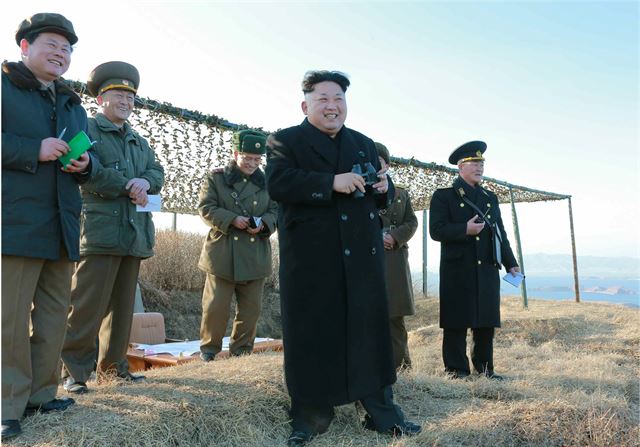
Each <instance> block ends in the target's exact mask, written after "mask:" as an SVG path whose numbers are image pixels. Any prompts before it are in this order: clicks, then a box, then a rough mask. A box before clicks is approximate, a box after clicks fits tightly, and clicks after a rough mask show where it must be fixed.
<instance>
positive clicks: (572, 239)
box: [568, 197, 580, 303]
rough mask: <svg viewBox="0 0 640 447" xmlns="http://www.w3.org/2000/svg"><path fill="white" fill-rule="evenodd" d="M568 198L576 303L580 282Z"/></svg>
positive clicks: (571, 212)
mask: <svg viewBox="0 0 640 447" xmlns="http://www.w3.org/2000/svg"><path fill="white" fill-rule="evenodd" d="M568 200H569V226H570V228H571V251H572V254H573V287H574V290H575V292H576V303H579V302H580V284H579V283H578V257H577V256H576V237H575V235H574V232H573V211H572V210H571V197H569V198H568Z"/></svg>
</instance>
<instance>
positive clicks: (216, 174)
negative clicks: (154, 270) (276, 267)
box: [198, 161, 278, 281]
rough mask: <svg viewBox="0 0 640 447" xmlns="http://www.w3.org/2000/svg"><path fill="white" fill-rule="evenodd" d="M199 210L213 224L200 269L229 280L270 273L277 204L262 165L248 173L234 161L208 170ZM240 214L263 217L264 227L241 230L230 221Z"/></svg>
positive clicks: (258, 276) (264, 275) (243, 279)
mask: <svg viewBox="0 0 640 447" xmlns="http://www.w3.org/2000/svg"><path fill="white" fill-rule="evenodd" d="M232 193H233V194H235V195H236V196H237V199H234V197H233V196H232ZM236 200H237V201H238V202H239V203H240V205H242V206H239V205H237V204H236ZM198 212H199V213H200V217H201V218H202V220H203V221H204V223H206V224H207V225H208V226H210V227H211V230H209V234H208V235H207V239H206V240H205V243H204V246H203V247H202V253H201V254H200V262H199V263H198V267H199V268H200V269H201V270H204V271H205V272H207V273H211V274H212V275H215V276H218V277H220V278H223V279H226V280H228V281H252V280H254V279H259V278H266V277H267V276H269V275H270V274H271V244H270V242H269V236H270V235H271V234H272V233H273V232H274V231H275V229H276V219H277V213H278V208H277V205H276V202H274V201H273V200H271V199H270V198H269V194H268V193H267V190H266V187H265V180H264V174H263V172H262V171H261V170H260V169H258V170H256V171H255V172H254V173H253V174H252V175H251V176H250V177H246V176H245V175H244V174H242V172H241V171H240V170H239V169H238V168H237V167H236V165H235V162H233V161H232V162H231V163H230V164H229V165H227V167H225V168H224V170H223V169H216V170H214V171H212V172H211V173H209V175H208V176H207V178H206V179H205V181H204V183H203V185H202V189H201V191H200V203H199V204H198ZM237 216H247V217H249V216H256V217H262V223H263V224H264V229H263V230H262V231H261V232H260V233H258V234H255V235H252V234H249V233H247V232H246V231H245V230H238V229H237V228H236V227H234V226H233V225H232V224H231V222H232V221H233V220H234V219H235V218H236V217H237Z"/></svg>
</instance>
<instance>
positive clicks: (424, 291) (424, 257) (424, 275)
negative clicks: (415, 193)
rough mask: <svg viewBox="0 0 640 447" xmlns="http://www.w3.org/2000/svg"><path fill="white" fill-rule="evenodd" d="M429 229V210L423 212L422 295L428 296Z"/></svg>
mask: <svg viewBox="0 0 640 447" xmlns="http://www.w3.org/2000/svg"><path fill="white" fill-rule="evenodd" d="M427 229H428V227H427V210H422V294H423V295H424V296H425V298H426V296H427V241H428V239H429V234H428V233H429V232H428V230H427Z"/></svg>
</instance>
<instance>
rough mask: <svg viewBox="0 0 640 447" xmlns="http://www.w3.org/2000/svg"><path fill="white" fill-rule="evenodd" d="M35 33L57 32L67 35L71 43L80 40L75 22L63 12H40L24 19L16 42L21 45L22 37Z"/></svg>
mask: <svg viewBox="0 0 640 447" xmlns="http://www.w3.org/2000/svg"><path fill="white" fill-rule="evenodd" d="M33 33H38V34H39V33H56V34H60V35H61V36H64V37H66V38H67V40H68V41H69V43H70V44H71V45H75V44H76V42H78V36H76V32H75V31H74V29H73V24H72V23H71V22H70V21H69V20H68V19H67V18H66V17H65V16H63V15H62V14H56V13H53V12H39V13H37V14H34V15H32V16H31V17H28V18H26V19H24V20H23V21H22V23H20V26H18V30H17V31H16V43H17V44H18V45H20V41H21V40H22V39H24V38H25V37H27V35H29V34H33Z"/></svg>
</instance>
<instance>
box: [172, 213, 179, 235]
mask: <svg viewBox="0 0 640 447" xmlns="http://www.w3.org/2000/svg"><path fill="white" fill-rule="evenodd" d="M177 228H178V213H173V218H172V219H171V231H173V232H175V231H176V229H177Z"/></svg>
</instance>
